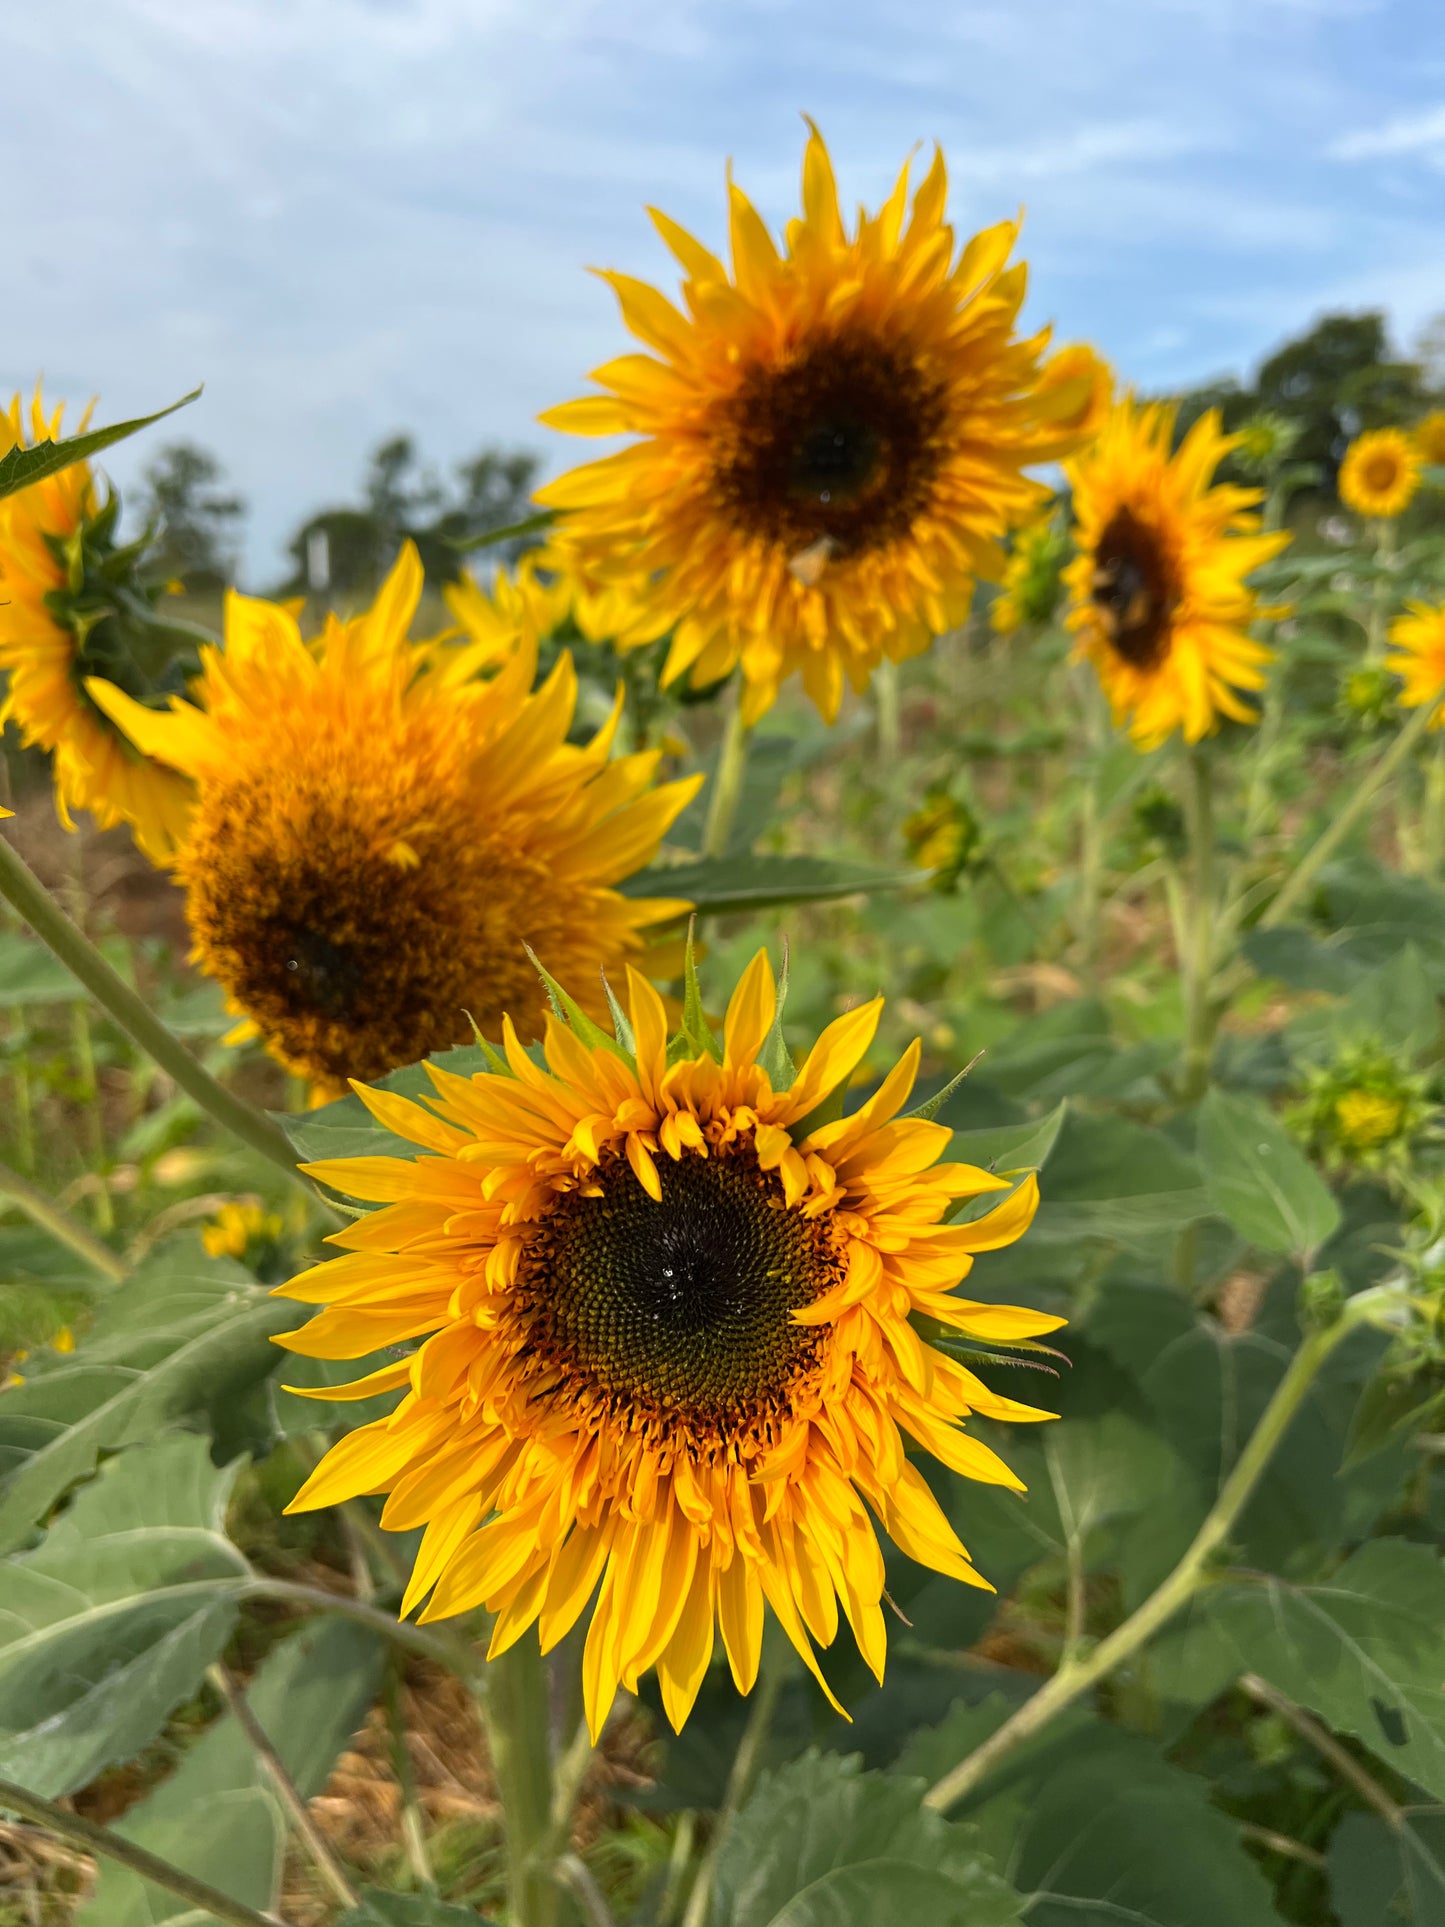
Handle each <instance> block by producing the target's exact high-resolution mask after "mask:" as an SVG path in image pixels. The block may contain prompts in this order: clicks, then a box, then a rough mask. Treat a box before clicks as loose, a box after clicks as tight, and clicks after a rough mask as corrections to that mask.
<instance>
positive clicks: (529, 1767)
mask: <svg viewBox="0 0 1445 1927" xmlns="http://www.w3.org/2000/svg"><path fill="white" fill-rule="evenodd" d="M483 1710H484V1712H485V1715H486V1722H487V1744H488V1746H489V1747H490V1749H491V1755H492V1771H493V1773H494V1774H495V1775H496V1780H497V1792H498V1794H499V1795H500V1797H501V1802H502V1827H503V1832H504V1834H505V1836H506V1842H507V1893H508V1898H509V1900H510V1902H511V1916H510V1917H511V1922H512V1927H556V1921H557V1916H558V1901H559V1898H560V1896H559V1893H558V1889H557V1885H556V1882H555V1880H554V1878H553V1874H552V1869H551V1867H550V1866H549V1865H547V1864H546V1862H545V1859H544V1858H543V1856H542V1855H541V1854H540V1853H539V1851H538V1850H539V1848H541V1847H542V1846H543V1844H544V1842H545V1841H546V1839H547V1837H548V1834H549V1833H550V1831H551V1826H552V1757H551V1749H550V1745H549V1740H548V1732H547V1726H548V1720H547V1676H546V1673H545V1672H544V1670H543V1667H542V1653H541V1648H540V1647H539V1646H538V1644H537V1634H536V1631H535V1629H533V1628H529V1629H528V1630H527V1631H526V1632H525V1633H523V1635H522V1637H521V1638H520V1639H519V1640H517V1641H516V1643H515V1644H514V1645H512V1646H509V1647H508V1648H507V1650H506V1652H505V1653H499V1654H498V1655H497V1657H496V1658H495V1659H493V1660H491V1661H490V1662H489V1663H488V1666H487V1698H486V1705H485V1707H484V1709H483Z"/></svg>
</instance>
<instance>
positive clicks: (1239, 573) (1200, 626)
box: [1064, 397, 1289, 749]
mask: <svg viewBox="0 0 1445 1927" xmlns="http://www.w3.org/2000/svg"><path fill="white" fill-rule="evenodd" d="M1173 432H1174V410H1173V409H1172V408H1170V407H1166V406H1164V405H1162V404H1159V403H1150V404H1147V405H1143V406H1141V405H1139V404H1137V403H1135V402H1134V401H1133V399H1132V398H1131V397H1126V398H1125V399H1124V400H1123V401H1121V402H1120V403H1119V405H1118V406H1117V407H1116V408H1115V409H1114V410H1113V412H1112V414H1111V415H1110V417H1109V420H1108V422H1107V423H1106V425H1105V427H1104V429H1103V431H1102V433H1101V434H1100V436H1099V438H1098V440H1097V441H1096V442H1095V443H1094V445H1093V447H1092V448H1091V449H1090V450H1089V451H1088V452H1087V453H1086V454H1084V455H1081V456H1079V457H1078V458H1077V459H1076V460H1074V461H1073V462H1070V463H1069V464H1067V467H1066V472H1067V474H1068V478H1069V481H1070V484H1071V486H1072V488H1073V496H1074V516H1075V520H1076V523H1077V527H1076V529H1075V535H1074V541H1075V546H1076V548H1077V550H1078V554H1077V556H1076V558H1075V560H1074V561H1073V562H1071V563H1070V564H1069V566H1068V568H1067V569H1066V570H1065V571H1064V581H1065V584H1066V585H1067V587H1068V589H1069V592H1070V596H1071V599H1072V605H1073V606H1072V609H1071V611H1070V614H1069V617H1068V625H1069V627H1070V628H1071V629H1073V630H1075V631H1076V632H1077V635H1078V642H1077V645H1076V654H1077V655H1078V656H1080V657H1086V658H1087V659H1088V660H1089V661H1090V662H1092V663H1093V665H1094V667H1095V668H1096V669H1097V671H1098V673H1099V679H1100V681H1101V682H1102V683H1103V685H1104V690H1105V693H1106V694H1107V696H1108V698H1109V703H1110V707H1111V708H1112V709H1113V712H1114V720H1115V721H1116V722H1123V721H1124V720H1125V719H1126V718H1127V719H1128V721H1129V724H1130V728H1131V732H1132V734H1133V737H1134V740H1135V742H1136V743H1137V744H1138V745H1139V747H1140V748H1141V749H1155V748H1157V747H1158V745H1159V744H1160V743H1162V742H1163V741H1164V740H1165V739H1166V738H1167V737H1168V736H1170V735H1171V734H1172V733H1173V732H1174V730H1176V729H1182V730H1183V732H1184V737H1185V740H1186V741H1187V742H1191V743H1197V742H1198V741H1199V740H1200V738H1201V737H1204V736H1207V735H1208V734H1209V733H1210V731H1211V730H1213V729H1214V728H1215V727H1216V725H1217V722H1218V718H1219V717H1220V716H1221V715H1223V716H1232V717H1233V718H1235V720H1236V721H1239V722H1252V721H1253V720H1254V711H1253V710H1251V709H1250V708H1249V707H1248V706H1247V705H1246V704H1245V703H1244V702H1243V701H1241V699H1240V696H1239V694H1238V693H1237V692H1238V691H1240V690H1252V689H1261V688H1263V686H1264V676H1263V674H1262V672H1261V664H1263V663H1266V662H1268V661H1269V660H1270V654H1271V652H1270V651H1269V650H1268V649H1266V648H1264V647H1263V646H1262V645H1261V644H1260V643H1257V642H1255V641H1254V640H1252V638H1251V637H1250V636H1249V635H1248V634H1247V627H1248V624H1249V623H1250V622H1251V621H1252V620H1253V619H1254V618H1255V617H1256V616H1257V615H1259V614H1262V613H1264V612H1263V611H1261V610H1260V608H1259V606H1258V602H1257V599H1256V597H1255V594H1254V592H1253V590H1251V589H1250V588H1248V587H1247V586H1246V581H1245V578H1246V577H1247V576H1248V575H1249V574H1250V572H1251V571H1252V570H1254V569H1257V568H1258V567H1259V565H1260V564H1261V563H1262V562H1266V561H1268V560H1269V558H1270V557H1271V556H1274V555H1278V554H1279V552H1280V550H1281V549H1282V548H1284V546H1285V544H1286V543H1287V542H1288V541H1289V536H1288V535H1286V534H1273V535H1261V534H1260V533H1259V521H1258V517H1257V516H1256V515H1254V514H1253V513H1251V510H1252V509H1253V507H1254V505H1255V504H1256V503H1257V502H1258V501H1259V499H1260V497H1259V491H1258V490H1256V489H1242V488H1230V487H1226V486H1223V485H1218V486H1211V484H1212V479H1213V476H1214V472H1215V470H1216V468H1217V467H1218V466H1219V463H1220V460H1221V458H1222V457H1223V456H1224V455H1225V454H1226V452H1227V451H1228V450H1229V449H1230V448H1232V447H1233V445H1234V442H1233V438H1232V437H1231V436H1227V435H1222V434H1221V433H1220V428H1219V416H1218V413H1217V411H1215V410H1213V409H1211V410H1210V411H1209V413H1208V414H1206V415H1202V416H1201V417H1200V419H1199V420H1198V421H1197V422H1196V423H1195V424H1194V426H1193V427H1192V428H1191V429H1190V431H1189V433H1188V434H1187V435H1186V436H1185V437H1184V440H1183V442H1182V443H1181V444H1180V446H1179V448H1178V450H1177V451H1176V452H1175V453H1174V454H1173V455H1171V454H1170V452H1169V450H1170V443H1171V440H1172V438H1173Z"/></svg>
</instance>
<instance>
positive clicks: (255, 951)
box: [91, 544, 699, 1088]
mask: <svg viewBox="0 0 1445 1927" xmlns="http://www.w3.org/2000/svg"><path fill="white" fill-rule="evenodd" d="M421 589H422V570H421V563H420V561H419V560H418V558H417V553H416V550H415V548H414V547H412V546H411V544H408V545H407V546H406V547H405V548H404V549H403V551H402V553H401V556H400V559H399V560H398V562H397V564H396V567H395V568H394V569H393V571H392V573H391V575H390V577H389V578H388V579H387V581H386V582H385V583H384V584H383V585H382V588H381V590H380V591H379V593H378V595H377V599H376V603H375V606H374V607H373V608H372V609H371V610H370V611H368V612H367V613H366V614H364V615H361V616H358V617H356V618H355V619H354V620H352V621H350V622H345V623H343V622H339V621H338V620H337V619H336V618H335V617H332V618H331V619H330V620H329V622H328V624H327V627H326V630H325V632H324V633H323V635H322V636H321V637H320V639H319V640H318V641H317V642H316V643H314V644H312V645H309V646H308V645H307V644H306V643H305V642H303V641H302V639H301V634H300V631H299V629H298V628H297V626H296V619H295V617H294V615H293V614H292V613H291V612H290V610H289V609H286V608H283V607H280V606H278V605H276V604H274V603H270V602H262V601H256V600H252V599H251V598H249V597H246V596H242V595H237V594H235V593H234V592H233V593H232V594H231V596H230V597H229V598H228V600H227V604H226V644H225V648H224V650H220V649H215V648H211V649H208V650H206V651H205V652H203V666H202V673H201V675H200V677H199V679H198V680H197V682H196V684H195V685H194V687H193V689H192V696H193V698H194V700H193V701H192V702H184V701H181V700H180V699H179V698H177V699H175V700H173V701H172V703H171V707H170V711H169V713H161V712H157V711H155V710H149V709H144V708H142V707H141V706H140V705H139V704H138V703H135V702H133V701H131V700H130V699H129V698H128V697H126V696H125V695H123V694H122V693H121V692H120V691H119V690H117V689H115V688H114V687H111V686H109V685H107V684H103V683H93V684H92V685H91V689H92V693H93V694H94V696H95V699H96V701H97V702H98V703H100V704H101V706H102V707H103V708H104V709H105V711H106V713H107V714H108V715H110V716H113V717H114V718H115V720H116V721H117V722H118V723H119V724H120V725H121V726H122V727H123V728H124V729H125V730H127V731H128V732H129V734H130V735H131V737H132V739H133V740H134V741H135V742H136V743H137V744H138V745H139V746H140V748H141V749H143V750H144V751H145V753H146V754H147V755H149V756H153V757H155V759H156V760H157V761H158V762H161V763H164V764H166V765H167V766H168V767H169V768H172V769H177V770H180V771H183V772H184V773H185V774H186V775H187V776H188V777H190V778H191V779H192V780H193V781H194V783H195V786H196V805H195V813H194V816H193V818H192V820H191V823H190V827H189V830H188V832H187V835H186V838H185V841H184V843H183V845H182V847H181V849H180V852H179V854H178V856H177V858H176V863H175V869H176V875H177V877H178V878H179V880H180V881H181V882H182V883H183V884H184V886H185V889H186V910H187V916H188V919H189V922H190V927H191V933H192V936H193V938H194V940H195V956H196V960H197V961H198V963H199V964H200V965H201V967H202V968H203V969H204V970H206V971H207V972H208V973H209V974H210V975H211V976H213V977H216V978H218V979H219V981H220V982H221V983H222V984H223V985H224V986H225V988H226V990H227V991H228V992H229V994H230V996H231V999H232V1001H233V1003H234V1005H235V1006H236V1007H237V1008H238V1009H240V1010H242V1011H244V1012H245V1013H246V1014H247V1015H248V1016H249V1017H250V1018H252V1019H253V1020H254V1022H255V1024H256V1026H257V1027H258V1029H259V1031H260V1033H261V1035H262V1036H263V1037H264V1038H265V1039H266V1042H267V1044H268V1046H269V1047H270V1048H271V1050H272V1052H273V1053H274V1055H275V1056H277V1057H278V1058H279V1059H280V1061H281V1062H282V1063H283V1064H286V1065H288V1066H289V1067H290V1068H291V1069H293V1070H295V1071H297V1072H299V1073H300V1074H301V1075H303V1076H305V1077H309V1078H311V1079H313V1080H314V1081H316V1082H317V1083H318V1084H319V1085H321V1086H322V1087H323V1088H327V1087H331V1086H334V1085H335V1084H336V1083H337V1082H338V1081H340V1080H344V1079H345V1078H346V1077H347V1076H348V1075H357V1076H365V1077H368V1078H374V1077H379V1076H381V1075H382V1074H383V1073H384V1072H385V1071H388V1070H390V1069H392V1068H394V1067H395V1066H397V1065H399V1064H406V1063H411V1062H413V1061H415V1060H416V1059H417V1058H420V1057H424V1056H426V1055H427V1054H428V1053H429V1052H431V1051H435V1050H441V1049H445V1048H446V1047H447V1046H448V1045H452V1044H460V1043H463V1042H470V1040H471V1037H472V1021H473V1020H475V1022H476V1024H477V1025H478V1026H479V1027H480V1029H481V1031H482V1032H483V1034H488V1035H491V1036H494V1037H495V1036H498V1035H500V1025H501V1019H502V1013H503V1012H504V1011H506V1010H510V1011H513V1012H515V1013H516V1015H517V1018H518V1021H519V1023H521V1024H522V1026H523V1028H524V1030H526V1032H527V1033H528V1034H529V1035H531V1034H534V1033H535V1031H536V1028H537V1026H538V1024H539V1022H540V1017H541V1000H540V998H539V997H538V995H537V992H536V975H535V972H534V970H533V968H532V966H531V964H530V962H529V961H528V958H527V954H526V946H527V945H529V944H530V945H531V946H532V947H533V948H534V949H535V950H536V952H537V953H538V954H539V955H540V956H541V957H542V958H543V959H557V960H558V961H559V962H560V963H561V965H562V967H563V968H565V969H567V970H568V971H570V972H571V973H572V974H573V976H574V977H575V979H576V981H577V982H578V983H579V984H581V985H583V986H584V995H585V997H586V999H587V1001H588V1002H589V1003H591V1004H592V1005H593V1006H594V1007H598V1008H602V1007H605V1001H604V993H603V987H602V982H601V977H600V971H601V970H602V969H603V968H607V969H611V970H617V969H619V968H620V967H621V964H622V962H623V960H624V959H625V958H628V957H637V958H641V956H642V953H643V944H644V934H643V933H644V932H646V931H647V930H648V929H649V928H650V927H651V926H653V925H655V924H658V923H660V922H663V921H665V920H667V919H670V918H675V917H677V916H680V915H681V914H682V913H683V912H684V911H685V910H686V909H687V907H688V906H687V905H686V904H685V903H682V902H679V901H677V900H675V899H671V898H627V897H624V896H622V895H620V894H619V893H618V891H617V890H616V889H614V888H613V887H612V886H613V885H614V884H617V883H619V882H620V881H622V880H623V879H624V878H626V877H629V876H631V875H632V873H633V872H634V871H636V870H638V869H640V868H641V867H642V866H643V865H645V864H646V863H648V862H649V861H650V860H651V858H652V856H653V855H654V854H655V852H656V850H657V846H658V842H659V840H660V838H661V837H662V834H663V832H664V831H665V830H666V829H667V827H668V825H669V824H670V823H671V822H672V821H673V819H674V818H675V817H676V816H677V814H678V812H679V811H680V810H681V809H682V808H683V807H684V806H685V804H686V803H687V801H688V800H689V798H690V797H691V796H692V795H693V794H694V793H695V792H696V789H697V786H698V780H699V779H697V778H696V777H693V778H689V779H688V780H686V781H683V782H680V783H670V784H666V785H664V786H663V787H661V788H653V787H652V779H653V774H654V772H655V770H656V767H657V762H658V754H657V753H656V752H651V753H647V754H642V755H636V756H624V757H620V758H618V759H616V760H615V761H609V760H608V758H609V751H610V747H611V743H612V738H613V735H614V734H615V731H616V727H617V721H618V714H619V711H618V709H617V708H616V707H614V711H613V715H612V718H611V720H610V721H609V722H608V724H607V725H606V727H604V728H603V729H602V730H601V731H600V732H599V733H598V734H597V735H596V736H595V737H594V738H593V740H592V742H591V743H590V744H589V745H588V746H587V747H586V748H585V749H583V748H577V747H575V746H574V745H572V744H570V743H569V742H568V741H567V732H568V729H569V728H570V726H571V722H572V715H573V709H574V705H575V701H576V691H577V681H576V676H575V674H574V672H573V668H572V661H571V658H570V657H568V656H563V657H562V658H561V659H560V660H559V661H558V663H557V665H556V667H555V669H554V670H553V671H552V673H551V675H550V676H549V677H548V678H547V680H546V682H545V683H544V684H543V685H542V687H541V688H540V689H538V690H537V691H536V692H535V693H533V692H532V681H533V676H534V672H535V668H536V646H535V644H534V643H530V642H523V643H521V644H519V645H518V647H517V649H516V650H515V651H514V653H513V654H512V656H511V657H510V659H509V660H508V662H507V663H506V666H505V667H504V668H503V669H502V670H501V672H500V673H499V674H498V675H497V676H496V677H495V678H494V679H493V680H492V681H490V682H480V681H477V680H476V675H475V672H476V670H477V668H478V666H479V665H481V664H482V663H484V662H485V661H486V660H487V653H486V650H485V648H483V647H479V648H478V649H477V650H476V651H475V652H474V651H469V650H467V649H450V650H439V649H437V648H436V647H435V646H434V645H427V644H412V643H409V642H408V641H407V639H406V638H407V630H408V628H409V627H410V624H411V621H412V617H413V615H414V613H415V611H416V606H417V602H418V599H419V598H420V595H421Z"/></svg>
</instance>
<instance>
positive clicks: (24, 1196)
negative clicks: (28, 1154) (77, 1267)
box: [0, 1164, 129, 1285]
mask: <svg viewBox="0 0 1445 1927" xmlns="http://www.w3.org/2000/svg"><path fill="white" fill-rule="evenodd" d="M0 1198H9V1199H11V1201H12V1202H13V1203H15V1204H17V1205H19V1207H20V1209H21V1210H22V1211H23V1212H24V1213H25V1215H26V1217H27V1218H29V1219H30V1220H31V1221H32V1222H33V1223H35V1224H38V1225H39V1226H40V1228H41V1230H42V1231H48V1232H49V1233H50V1235H51V1237H52V1238H54V1239H55V1240H56V1241H57V1242H58V1243H59V1244H63V1245H68V1246H69V1247H70V1249H71V1250H72V1251H73V1252H74V1253H75V1255H76V1256H77V1257H78V1258H83V1259H84V1260H85V1262H86V1264H88V1265H89V1266H90V1267H91V1269H92V1270H93V1271H98V1272H99V1273H100V1275H101V1276H102V1278H108V1279H109V1280H110V1282H111V1283H112V1284H113V1285H118V1284H119V1283H120V1282H121V1280H122V1279H123V1278H126V1277H128V1276H129V1269H128V1267H127V1265H126V1264H125V1261H124V1260H123V1259H121V1258H118V1257H117V1256H116V1254H115V1253H114V1252H113V1251H112V1250H111V1249H110V1246H109V1245H103V1244H102V1243H101V1242H100V1240H99V1238H95V1237H92V1236H91V1234H90V1232H88V1231H87V1230H86V1228H85V1226H84V1225H80V1224H77V1223H76V1222H75V1220H74V1218H70V1217H67V1216H66V1214H65V1212H63V1211H62V1210H61V1208H60V1206H59V1205H58V1204H54V1203H52V1202H51V1200H50V1199H49V1198H47V1197H46V1195H45V1193H44V1192H43V1191H41V1190H38V1189H37V1187H36V1186H35V1185H33V1184H31V1183H30V1182H29V1180H28V1179H26V1178H22V1177H21V1175H20V1173H19V1172H18V1171H12V1170H11V1169H10V1167H9V1165H8V1164H0Z"/></svg>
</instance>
